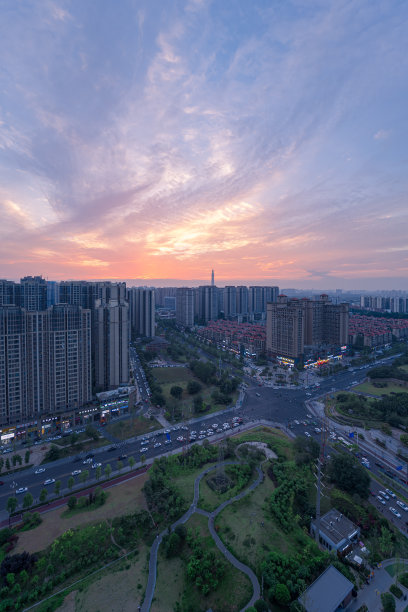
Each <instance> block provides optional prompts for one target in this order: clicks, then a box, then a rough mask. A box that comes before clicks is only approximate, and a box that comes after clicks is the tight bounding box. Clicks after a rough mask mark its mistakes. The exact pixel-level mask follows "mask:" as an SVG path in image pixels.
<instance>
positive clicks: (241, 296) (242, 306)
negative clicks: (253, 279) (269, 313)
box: [237, 285, 248, 315]
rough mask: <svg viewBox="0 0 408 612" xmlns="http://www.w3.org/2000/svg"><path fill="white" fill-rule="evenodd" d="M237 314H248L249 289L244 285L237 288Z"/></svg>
mask: <svg viewBox="0 0 408 612" xmlns="http://www.w3.org/2000/svg"><path fill="white" fill-rule="evenodd" d="M237 314H239V315H246V314H248V287H245V286H243V285H240V286H239V287H237Z"/></svg>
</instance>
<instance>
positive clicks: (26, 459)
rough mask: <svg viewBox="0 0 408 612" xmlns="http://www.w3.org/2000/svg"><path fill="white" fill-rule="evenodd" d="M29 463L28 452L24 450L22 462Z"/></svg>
mask: <svg viewBox="0 0 408 612" xmlns="http://www.w3.org/2000/svg"><path fill="white" fill-rule="evenodd" d="M29 461H30V451H29V450H26V452H25V455H24V462H25V463H28V462H29Z"/></svg>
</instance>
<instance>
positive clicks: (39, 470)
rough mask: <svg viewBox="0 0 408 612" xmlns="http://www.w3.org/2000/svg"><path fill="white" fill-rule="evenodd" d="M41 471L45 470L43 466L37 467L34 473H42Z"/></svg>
mask: <svg viewBox="0 0 408 612" xmlns="http://www.w3.org/2000/svg"><path fill="white" fill-rule="evenodd" d="M43 472H45V468H37V469H36V470H35V474H42V473H43Z"/></svg>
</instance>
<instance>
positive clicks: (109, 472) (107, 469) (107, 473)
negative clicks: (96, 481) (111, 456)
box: [104, 463, 112, 478]
mask: <svg viewBox="0 0 408 612" xmlns="http://www.w3.org/2000/svg"><path fill="white" fill-rule="evenodd" d="M104 471H105V476H106V478H110V475H111V474H112V467H111V464H110V463H107V464H106V467H105V470H104Z"/></svg>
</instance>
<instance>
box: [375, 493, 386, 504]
mask: <svg viewBox="0 0 408 612" xmlns="http://www.w3.org/2000/svg"><path fill="white" fill-rule="evenodd" d="M377 499H378V501H379V502H380V504H382V505H383V506H385V500H383V498H382V497H380V495H377Z"/></svg>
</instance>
